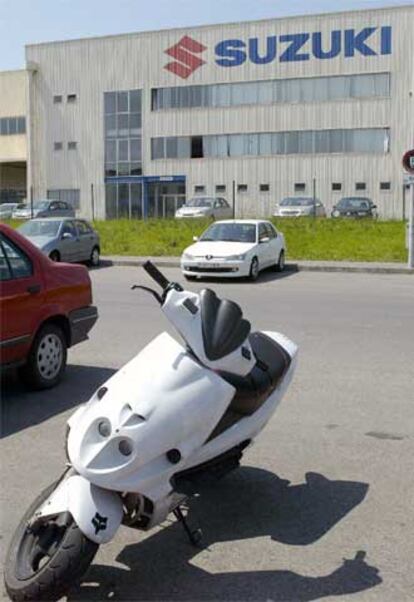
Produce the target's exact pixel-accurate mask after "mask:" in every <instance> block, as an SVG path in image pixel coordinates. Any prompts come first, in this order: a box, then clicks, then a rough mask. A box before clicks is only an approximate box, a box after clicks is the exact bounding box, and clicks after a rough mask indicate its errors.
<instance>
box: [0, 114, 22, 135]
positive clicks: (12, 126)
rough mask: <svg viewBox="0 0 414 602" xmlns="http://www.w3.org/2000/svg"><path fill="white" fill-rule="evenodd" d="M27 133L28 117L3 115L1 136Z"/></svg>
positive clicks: (0, 122) (0, 120)
mask: <svg viewBox="0 0 414 602" xmlns="http://www.w3.org/2000/svg"><path fill="white" fill-rule="evenodd" d="M25 133H26V117H2V118H1V119H0V136H14V135H16V134H25Z"/></svg>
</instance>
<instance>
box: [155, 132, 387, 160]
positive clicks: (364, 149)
mask: <svg viewBox="0 0 414 602" xmlns="http://www.w3.org/2000/svg"><path fill="white" fill-rule="evenodd" d="M389 136H390V132H389V129H387V128H364V129H362V128H361V129H343V130H309V131H293V132H273V133H271V132H266V133H257V134H254V133H251V134H220V135H206V136H193V137H191V138H189V137H187V136H169V137H168V138H163V137H160V138H153V139H152V140H151V158H152V159H164V158H168V159H176V158H182V159H184V158H186V159H189V158H201V157H220V158H221V157H242V156H259V155H295V154H333V153H339V154H343V153H381V154H384V153H387V152H389Z"/></svg>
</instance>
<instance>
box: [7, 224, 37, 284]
mask: <svg viewBox="0 0 414 602" xmlns="http://www.w3.org/2000/svg"><path fill="white" fill-rule="evenodd" d="M0 243H1V246H2V250H3V254H4V259H5V262H6V263H7V266H8V275H9V279H10V277H11V278H12V279H17V278H28V277H29V276H31V275H32V273H33V267H32V262H31V261H30V259H29V258H28V257H27V255H26V253H24V251H22V250H21V249H20V248H19V247H17V246H16V245H15V244H14V243H12V242H11V241H10V240H9V239H8V238H6V237H5V236H3V235H0ZM2 268H3V266H2ZM1 276H2V279H3V276H7V271H6V270H3V269H1Z"/></svg>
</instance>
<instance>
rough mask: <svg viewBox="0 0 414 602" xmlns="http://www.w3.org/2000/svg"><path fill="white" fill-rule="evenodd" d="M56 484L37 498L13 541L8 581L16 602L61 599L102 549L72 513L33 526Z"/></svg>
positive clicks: (12, 597)
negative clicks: (85, 532)
mask: <svg viewBox="0 0 414 602" xmlns="http://www.w3.org/2000/svg"><path fill="white" fill-rule="evenodd" d="M56 485H57V483H53V484H52V485H50V486H49V487H47V488H46V489H45V490H44V491H43V492H42V493H41V494H40V495H39V496H38V497H37V498H36V499H35V501H34V502H33V504H32V505H31V506H30V508H29V509H28V510H27V512H26V514H25V515H24V516H23V518H22V520H21V521H20V523H19V525H18V527H17V529H16V531H15V533H14V536H13V538H12V540H11V543H10V546H9V549H8V552H7V557H6V561H5V568H4V582H5V585H6V590H7V593H8V594H9V596H10V598H11V599H12V600H15V601H16V602H20V601H22V602H23V601H30V600H58V599H59V598H61V597H62V596H63V595H64V593H65V592H66V591H67V590H68V589H69V588H70V587H71V586H72V585H73V584H74V583H76V581H77V580H79V578H80V577H81V576H82V575H83V573H84V572H85V571H86V570H87V568H88V567H89V565H90V563H91V562H92V560H93V558H94V556H95V554H96V552H97V550H98V547H99V546H98V544H97V543H95V542H92V541H90V540H89V539H88V538H87V537H85V536H84V535H83V533H82V532H81V531H80V529H79V527H78V526H77V524H76V523H75V521H74V520H73V518H72V516H71V515H70V514H69V513H68V512H65V513H62V514H59V515H57V516H55V517H51V518H50V519H48V520H46V521H42V522H40V523H39V522H37V523H36V522H35V523H33V526H30V525H31V524H32V522H33V516H34V514H35V512H36V510H37V509H38V508H39V506H40V505H41V504H42V503H43V502H44V501H45V500H46V499H47V498H48V497H49V495H50V494H51V493H52V491H53V490H54V489H55V487H56Z"/></svg>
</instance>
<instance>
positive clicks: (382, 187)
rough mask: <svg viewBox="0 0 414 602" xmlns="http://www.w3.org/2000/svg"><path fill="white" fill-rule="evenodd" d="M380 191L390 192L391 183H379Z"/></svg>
mask: <svg viewBox="0 0 414 602" xmlns="http://www.w3.org/2000/svg"><path fill="white" fill-rule="evenodd" d="M380 190H391V182H380Z"/></svg>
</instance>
